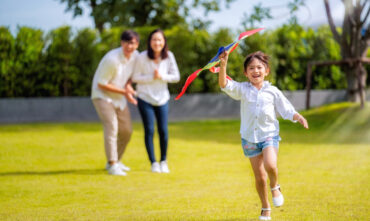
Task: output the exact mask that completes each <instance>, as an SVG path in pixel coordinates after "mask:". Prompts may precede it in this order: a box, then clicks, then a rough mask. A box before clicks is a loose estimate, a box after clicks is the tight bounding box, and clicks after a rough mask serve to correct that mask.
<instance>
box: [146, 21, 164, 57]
mask: <svg viewBox="0 0 370 221" xmlns="http://www.w3.org/2000/svg"><path fill="white" fill-rule="evenodd" d="M157 32H159V33H161V34H162V35H163V38H164V47H163V49H162V51H161V58H162V59H165V58H167V57H168V45H167V38H166V36H165V35H164V32H163V31H162V30H161V29H159V28H158V29H155V30H154V31H152V32H151V33H150V34H149V37H148V42H147V44H148V57H149V58H150V59H154V51H153V49H152V47H151V46H150V41H151V40H152V37H153V35H154V34H155V33H157Z"/></svg>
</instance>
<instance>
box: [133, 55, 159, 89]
mask: <svg viewBox="0 0 370 221" xmlns="http://www.w3.org/2000/svg"><path fill="white" fill-rule="evenodd" d="M145 65H148V64H147V63H146V62H145V59H144V57H143V56H139V57H138V58H137V59H136V63H135V68H134V73H133V74H132V77H131V80H132V81H133V82H135V83H148V82H151V81H153V80H154V78H153V77H154V74H147V73H145Z"/></svg>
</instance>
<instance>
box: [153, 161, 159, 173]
mask: <svg viewBox="0 0 370 221" xmlns="http://www.w3.org/2000/svg"><path fill="white" fill-rule="evenodd" d="M152 172H153V173H160V172H161V168H160V167H159V163H158V162H154V163H152Z"/></svg>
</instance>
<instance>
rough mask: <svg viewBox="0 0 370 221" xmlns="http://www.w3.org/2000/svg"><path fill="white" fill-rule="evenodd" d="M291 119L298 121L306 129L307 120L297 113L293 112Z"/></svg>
mask: <svg viewBox="0 0 370 221" xmlns="http://www.w3.org/2000/svg"><path fill="white" fill-rule="evenodd" d="M293 120H295V121H298V122H299V123H300V124H302V125H303V127H304V128H306V129H308V123H307V120H306V119H305V118H304V117H303V116H302V115H300V114H299V113H296V114H294V116H293Z"/></svg>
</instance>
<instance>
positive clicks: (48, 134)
mask: <svg viewBox="0 0 370 221" xmlns="http://www.w3.org/2000/svg"><path fill="white" fill-rule="evenodd" d="M303 115H304V116H305V117H306V118H307V119H308V121H309V124H310V130H305V129H303V128H302V127H301V126H300V125H299V124H293V123H291V122H289V121H283V120H282V121H281V124H280V125H281V137H282V138H283V140H282V141H281V143H280V152H279V161H278V165H279V175H280V181H279V182H280V184H281V186H282V190H283V193H284V196H285V199H286V202H285V204H284V206H283V207H281V208H273V209H272V218H273V220H289V221H290V220H369V217H370V212H369V211H370V209H369V208H370V203H369V199H370V192H369V191H370V188H369V183H370V175H369V174H370V162H369V159H370V158H369V157H370V107H369V104H367V107H366V108H365V109H362V110H361V109H359V107H358V106H356V105H353V104H348V103H341V104H333V105H329V106H325V107H322V108H317V109H313V110H310V111H307V112H303ZM169 131H170V145H169V154H168V155H169V156H168V157H169V166H170V169H171V173H170V174H153V173H151V172H150V164H149V161H148V159H147V155H146V152H145V147H144V142H143V131H142V126H141V124H140V123H135V124H134V134H133V137H132V141H131V142H130V144H129V146H128V149H127V152H126V154H125V156H124V163H125V164H127V165H128V166H130V167H131V169H132V171H131V172H129V174H128V176H127V177H117V176H109V175H107V173H106V171H105V170H104V169H103V168H104V166H105V155H104V148H103V135H102V127H101V125H100V124H99V123H63V124H61V123H58V124H21V125H0V220H145V221H146V220H233V221H234V220H248V221H249V220H257V218H258V215H259V212H260V203H259V199H258V196H257V193H256V191H255V188H254V178H253V174H252V170H251V167H250V164H249V160H248V159H246V158H245V157H244V155H243V153H242V149H241V144H240V136H239V120H214V121H198V122H176V123H171V124H170V125H169ZM155 144H158V140H157V139H156V142H155ZM156 148H157V149H156V154H157V156H158V155H159V150H158V149H159V148H158V147H156Z"/></svg>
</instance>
